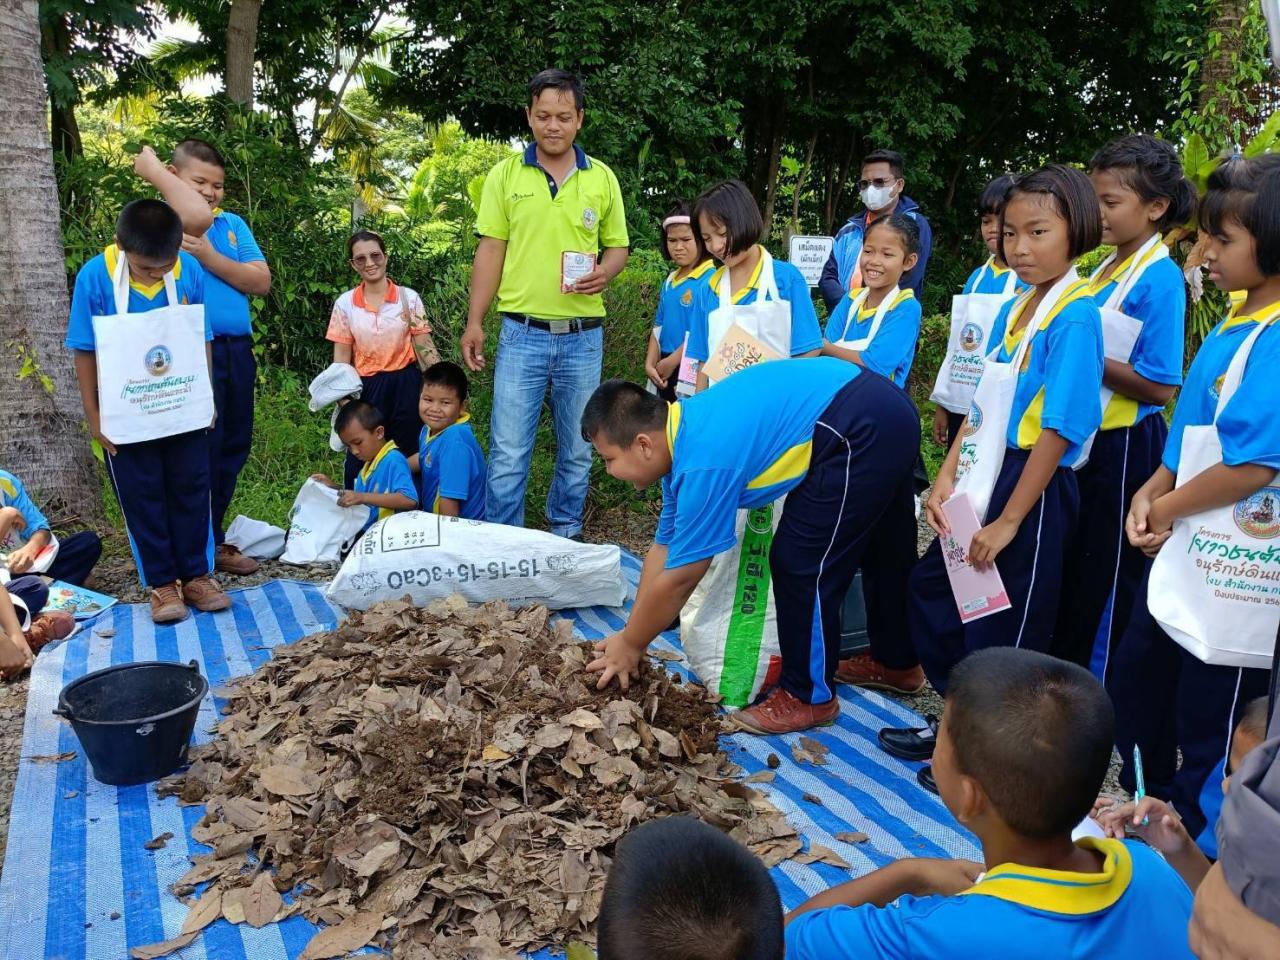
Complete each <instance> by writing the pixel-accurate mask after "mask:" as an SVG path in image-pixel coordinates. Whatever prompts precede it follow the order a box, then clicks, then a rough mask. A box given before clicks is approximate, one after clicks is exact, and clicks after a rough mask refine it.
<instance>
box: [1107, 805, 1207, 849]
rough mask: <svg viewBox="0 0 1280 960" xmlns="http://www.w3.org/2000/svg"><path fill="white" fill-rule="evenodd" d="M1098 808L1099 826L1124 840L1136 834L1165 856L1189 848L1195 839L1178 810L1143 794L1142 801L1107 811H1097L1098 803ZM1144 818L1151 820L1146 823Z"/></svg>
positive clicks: (1109, 808) (1108, 834)
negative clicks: (1126, 836) (1128, 834)
mask: <svg viewBox="0 0 1280 960" xmlns="http://www.w3.org/2000/svg"><path fill="white" fill-rule="evenodd" d="M1094 809H1095V811H1097V812H1096V813H1095V814H1094V818H1095V819H1096V820H1097V821H1098V825H1099V826H1101V827H1102V830H1103V832H1104V833H1105V834H1106V835H1107V836H1108V837H1111V838H1113V839H1115V840H1123V839H1124V837H1125V835H1126V833H1132V834H1136V835H1137V836H1139V837H1141V838H1142V839H1143V840H1145V841H1146V842H1147V843H1149V844H1151V846H1153V847H1155V848H1156V849H1157V850H1159V851H1160V852H1161V853H1163V854H1165V855H1169V854H1172V853H1178V852H1179V851H1181V850H1185V849H1186V848H1187V846H1188V845H1190V844H1191V843H1192V842H1193V841H1192V839H1191V835H1190V834H1189V833H1187V828H1186V827H1184V826H1183V825H1182V818H1181V817H1179V816H1178V814H1177V811H1175V810H1174V809H1173V807H1171V806H1169V805H1168V804H1167V803H1165V802H1164V801H1163V800H1158V799H1156V798H1155V797H1143V798H1142V802H1141V803H1136V804H1135V803H1134V802H1133V801H1128V802H1126V803H1120V804H1117V805H1115V806H1112V807H1107V808H1106V809H1103V810H1097V806H1096V805H1095V808H1094ZM1143 820H1146V821H1147V823H1146V825H1145V826H1144V825H1143V823H1142V821H1143Z"/></svg>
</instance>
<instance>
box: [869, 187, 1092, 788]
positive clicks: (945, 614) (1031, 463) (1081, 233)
mask: <svg viewBox="0 0 1280 960" xmlns="http://www.w3.org/2000/svg"><path fill="white" fill-rule="evenodd" d="M1101 234H1102V225H1101V222H1100V219H1099V215H1098V200H1097V197H1096V196H1094V192H1093V186H1092V184H1091V183H1090V182H1089V178H1088V177H1086V176H1085V175H1084V174H1083V173H1081V172H1080V171H1079V170H1074V169H1072V168H1070V167H1067V166H1064V165H1062V164H1049V165H1048V166H1046V167H1043V168H1041V169H1040V170H1037V171H1035V172H1034V173H1030V174H1027V175H1026V176H1024V177H1021V178H1019V179H1018V181H1017V182H1016V183H1015V184H1014V186H1013V188H1012V189H1011V190H1010V192H1009V199H1008V202H1007V203H1006V204H1005V207H1004V210H1003V212H1002V214H1001V241H1000V245H1001V253H1002V255H1003V256H1004V259H1005V261H1006V262H1007V263H1008V264H1009V265H1010V266H1011V267H1013V269H1014V270H1016V271H1017V272H1018V276H1019V277H1020V278H1021V279H1022V280H1024V281H1025V282H1026V283H1028V284H1030V286H1031V289H1030V290H1028V291H1027V292H1026V293H1024V294H1023V295H1022V296H1020V297H1019V298H1018V299H1017V300H1015V301H1011V302H1010V303H1008V304H1006V305H1005V306H1004V307H1002V308H1001V310H1000V313H999V315H998V316H997V317H996V320H995V323H994V326H993V329H992V333H991V342H992V343H995V344H997V346H996V347H995V349H994V350H993V351H992V353H991V354H990V356H989V357H988V361H987V364H986V366H985V368H984V369H983V373H982V379H981V380H979V382H978V389H977V393H976V394H975V396H974V405H973V407H972V409H971V412H970V414H969V416H968V417H966V418H965V425H964V429H963V430H962V431H961V434H962V435H961V437H960V438H959V439H957V441H956V442H955V443H954V444H953V445H952V447H951V450H950V452H949V453H948V454H947V459H946V460H945V461H944V462H943V464H942V468H941V469H940V470H939V471H938V479H937V480H936V481H935V483H934V486H933V491H932V492H931V493H930V495H929V500H928V502H927V504H926V505H925V506H926V511H927V513H928V520H929V525H930V526H931V527H933V529H934V530H935V531H937V533H938V534H939V539H937V540H935V541H934V542H933V543H932V544H930V545H929V549H928V551H927V552H926V553H925V555H924V556H923V557H922V558H921V560H920V562H919V564H917V565H916V568H915V569H914V570H913V571H912V574H911V580H910V584H909V586H908V590H909V594H910V601H909V606H908V611H907V615H908V621H909V624H910V632H911V640H912V644H913V645H914V647H915V652H916V654H917V655H918V656H919V658H920V662H921V665H922V666H923V667H924V672H925V675H926V676H927V677H928V678H929V681H930V683H932V684H933V686H934V688H935V689H936V690H938V691H939V692H940V693H945V691H946V687H947V678H948V676H949V674H950V673H951V668H952V667H954V666H955V665H956V664H957V663H959V662H960V660H962V659H963V658H964V657H965V656H966V655H967V654H969V653H971V652H972V651H974V650H979V649H982V648H984V647H995V646H1009V647H1015V646H1020V647H1029V648H1031V649H1034V650H1040V651H1044V650H1046V649H1047V648H1048V645H1049V640H1050V637H1051V636H1052V632H1053V623H1054V621H1055V619H1056V618H1057V612H1058V600H1059V592H1060V590H1061V587H1062V569H1063V561H1064V559H1065V553H1066V544H1067V542H1068V541H1069V540H1070V538H1071V536H1072V534H1073V533H1074V530H1075V526H1076V522H1077V518H1078V516H1079V509H1080V494H1079V488H1078V487H1077V485H1076V477H1075V473H1074V472H1073V471H1072V469H1071V467H1072V465H1073V464H1074V463H1075V462H1076V461H1077V460H1078V459H1079V457H1080V454H1081V452H1082V451H1083V450H1084V445H1085V443H1086V442H1087V441H1088V439H1089V438H1090V437H1091V436H1092V435H1093V433H1094V431H1095V430H1097V428H1098V424H1099V422H1100V421H1101V419H1102V406H1101V403H1100V402H1099V399H1098V391H1099V389H1100V388H1101V386H1102V359H1103V354H1102V321H1101V317H1100V316H1099V313H1098V308H1097V305H1096V304H1095V303H1094V301H1093V298H1092V297H1091V296H1089V292H1088V282H1087V281H1082V280H1080V279H1079V278H1078V277H1077V276H1076V272H1075V267H1074V266H1073V263H1074V261H1075V259H1076V258H1077V257H1079V256H1080V255H1081V254H1082V253H1084V252H1086V251H1088V250H1092V249H1093V248H1094V247H1096V246H1097V245H1098V241H1099V239H1100V237H1101ZM997 364H1003V365H1006V366H1003V367H997V366H996V365H997ZM1008 365H1011V366H1008ZM1000 376H1013V377H1014V378H1015V379H1014V386H1013V397H1012V404H1011V408H1010V411H1009V420H1008V427H1007V430H1006V431H1004V440H1005V447H1004V450H1003V459H1002V460H1001V461H1000V468H999V471H998V473H995V474H994V475H992V474H987V475H986V476H988V477H991V479H989V480H987V481H985V483H986V484H987V485H986V486H985V487H984V486H983V484H984V481H982V480H981V479H979V480H977V481H975V480H974V477H981V476H982V470H981V468H982V465H983V463H985V462H990V463H994V460H992V461H981V460H979V461H978V463H977V464H976V465H975V466H973V467H971V468H970V473H971V474H972V476H966V477H965V478H964V481H965V482H964V483H962V484H961V487H962V489H964V490H965V492H967V493H968V494H969V496H970V498H971V499H972V500H973V502H974V504H975V509H977V510H978V514H979V516H978V520H979V522H980V523H982V524H983V526H982V527H981V529H979V530H978V532H977V533H975V534H974V535H973V538H972V540H971V542H970V543H968V544H965V545H964V546H965V547H967V551H966V553H967V559H968V561H969V562H970V563H971V564H973V566H975V567H977V568H978V569H980V570H981V569H989V568H990V567H991V566H992V565H994V566H995V567H996V569H997V570H998V571H999V573H1000V577H1001V579H1002V581H1003V583H1004V588H1005V593H1006V595H1007V597H1008V600H1009V603H1010V606H1009V607H1008V608H1006V609H1003V610H1001V611H999V612H997V613H993V614H989V615H987V616H984V617H981V618H978V619H971V620H970V621H969V622H968V623H964V622H962V621H961V619H960V613H959V610H958V608H957V605H956V599H955V596H954V595H953V593H952V590H951V585H950V580H949V578H948V576H947V570H946V563H945V561H944V559H943V555H942V541H943V539H944V538H945V536H946V535H947V534H948V533H949V530H950V526H949V523H948V520H947V516H946V514H945V513H944V511H943V509H942V505H943V503H944V502H945V501H947V500H948V499H950V497H951V496H952V494H953V493H954V492H955V491H956V488H957V480H956V476H957V466H958V465H959V461H960V457H961V453H962V451H964V452H965V453H966V455H969V453H970V451H969V450H967V449H966V447H967V446H968V445H970V444H977V445H978V446H979V452H980V453H983V454H986V453H987V452H988V451H991V450H992V449H993V448H992V446H990V444H991V441H990V440H988V439H986V436H987V435H986V434H981V433H980V428H981V423H982V421H984V420H986V421H988V422H996V421H993V420H991V419H990V418H992V416H993V411H992V410H991V409H990V405H991V403H992V402H993V400H994V399H995V398H992V397H990V396H989V395H988V392H987V391H986V390H984V382H985V381H988V380H990V381H991V382H992V383H995V382H997V378H998V377H1000ZM984 403H985V404H987V406H988V408H989V409H986V410H982V408H981V407H982V404H984ZM988 429H990V427H988ZM971 437H972V439H971ZM998 443H999V440H998V439H996V440H995V446H994V450H995V451H997V452H998V451H999V446H998ZM984 444H988V445H987V446H983V445H984ZM980 488H981V489H980ZM984 499H986V500H988V505H987V507H986V509H985V513H984V511H983V509H982V507H981V506H980V503H981V502H982V501H983V500H984ZM880 742H881V744H882V745H883V746H884V747H885V749H887V750H889V751H890V752H891V753H895V754H897V755H899V756H910V757H911V758H913V759H926V758H927V757H929V756H931V755H932V753H933V743H934V738H933V731H932V730H931V729H928V728H926V729H923V730H912V729H907V730H893V729H887V730H883V731H881V734H880ZM927 785H928V784H927V783H926V786H927Z"/></svg>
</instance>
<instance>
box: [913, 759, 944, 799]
mask: <svg viewBox="0 0 1280 960" xmlns="http://www.w3.org/2000/svg"><path fill="white" fill-rule="evenodd" d="M916 783H918V784H920V786H922V787H924V788H925V789H926V790H928V791H929V792H930V793H932V794H933V795H934V796H935V797H937V796H941V794H939V793H938V781H936V780H934V779H933V764H929V765H928V766H927V767H921V768H920V770H919V772H918V773H916Z"/></svg>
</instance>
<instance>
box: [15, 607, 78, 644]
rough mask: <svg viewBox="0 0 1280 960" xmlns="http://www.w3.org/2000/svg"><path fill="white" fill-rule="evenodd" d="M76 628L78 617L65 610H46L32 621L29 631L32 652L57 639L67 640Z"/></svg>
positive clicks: (28, 641)
mask: <svg viewBox="0 0 1280 960" xmlns="http://www.w3.org/2000/svg"><path fill="white" fill-rule="evenodd" d="M75 628H76V618H75V617H74V616H72V615H71V614H69V613H67V611H65V610H46V611H45V612H44V613H42V614H40V615H39V616H38V617H36V618H35V619H34V620H32V621H31V629H30V630H28V631H27V633H26V637H27V646H29V647H30V648H31V652H32V653H39V652H40V650H41V649H42V648H43V647H45V646H46V645H48V644H50V643H53V641H55V640H65V639H66V638H67V637H69V636H71V631H72V630H74V629H75Z"/></svg>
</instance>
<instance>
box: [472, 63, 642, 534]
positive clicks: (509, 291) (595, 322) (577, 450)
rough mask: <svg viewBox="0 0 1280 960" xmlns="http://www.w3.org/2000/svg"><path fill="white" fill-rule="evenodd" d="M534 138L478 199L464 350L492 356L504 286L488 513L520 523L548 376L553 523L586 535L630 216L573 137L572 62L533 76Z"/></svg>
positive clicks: (476, 362) (578, 94)
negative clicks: (608, 310) (590, 438)
mask: <svg viewBox="0 0 1280 960" xmlns="http://www.w3.org/2000/svg"><path fill="white" fill-rule="evenodd" d="M526 112H527V115H528V119H529V128H530V130H532V131H533V140H534V142H533V143H531V144H529V145H528V147H526V148H525V150H524V151H523V152H522V153H519V154H512V155H511V156H510V157H507V158H506V159H505V160H502V161H500V162H499V163H498V164H497V165H496V166H495V167H494V168H493V169H492V170H490V171H489V175H488V177H486V178H485V182H484V192H483V193H482V195H481V199H480V213H479V216H478V217H477V220H476V233H477V234H478V235H479V237H480V245H479V247H477V249H476V257H475V265H474V268H473V270H472V275H471V303H470V306H469V308H468V310H467V328H466V332H464V333H463V335H462V341H461V346H462V357H463V360H464V361H465V362H466V364H467V366H468V367H470V368H471V369H472V370H480V369H482V368H483V367H484V363H485V356H484V329H483V326H482V324H483V322H484V317H485V314H486V313H487V312H488V310H489V306H490V304H491V303H492V302H493V298H494V296H495V295H496V296H497V298H498V313H499V314H501V316H502V330H501V333H500V334H499V337H498V356H497V360H496V362H495V366H494V382H493V413H492V418H491V421H490V424H489V475H488V484H487V490H486V508H485V519H486V520H489V521H491V522H494V523H507V524H511V525H514V526H521V525H523V523H524V497H525V486H526V485H527V483H528V479H529V460H530V457H531V456H532V453H533V442H534V438H535V436H536V434H537V429H538V418H539V416H540V414H541V412H542V402H543V399H544V398H545V397H546V394H547V386H548V384H549V385H550V387H551V414H552V418H553V420H554V422H555V432H556V444H557V451H556V468H555V476H554V477H553V479H552V481H551V490H550V492H549V493H548V494H547V524H548V526H549V527H550V528H551V532H552V533H556V534H559V535H560V536H563V537H578V536H579V535H580V534H581V532H582V508H583V506H584V504H585V503H586V499H587V480H588V475H589V473H590V470H591V445H590V444H589V443H587V442H586V441H585V440H583V439H582V435H581V431H580V429H579V423H580V422H581V419H582V411H583V409H584V408H585V407H586V405H587V400H588V398H589V397H590V396H591V394H592V392H593V391H594V390H595V388H596V387H597V386H599V385H600V364H601V360H602V357H603V355H604V330H603V324H604V298H603V296H602V295H603V293H604V289H605V287H606V286H608V284H609V281H610V280H612V279H613V278H614V277H615V276H617V275H618V273H620V272H621V270H622V268H623V267H624V266H625V265H626V262H627V253H628V249H627V245H628V242H629V241H628V239H627V221H626V213H625V211H624V210H623V206H622V191H621V190H619V188H618V179H617V177H615V176H614V175H613V171H612V170H610V169H609V168H608V167H607V166H605V165H604V164H603V163H601V162H600V161H599V160H596V159H594V158H592V157H588V156H587V155H586V153H584V152H583V150H582V148H581V147H579V146H577V145H576V144H575V143H574V142H573V141H574V137H576V136H577V134H578V131H579V130H581V129H582V119H583V96H582V83H581V82H580V81H579V80H578V78H577V77H575V76H574V75H573V74H571V73H567V72H566V71H564V70H543V71H542V72H541V73H539V74H538V75H537V76H535V77H534V78H533V79H532V80H530V81H529V106H528V108H527V111H526Z"/></svg>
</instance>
